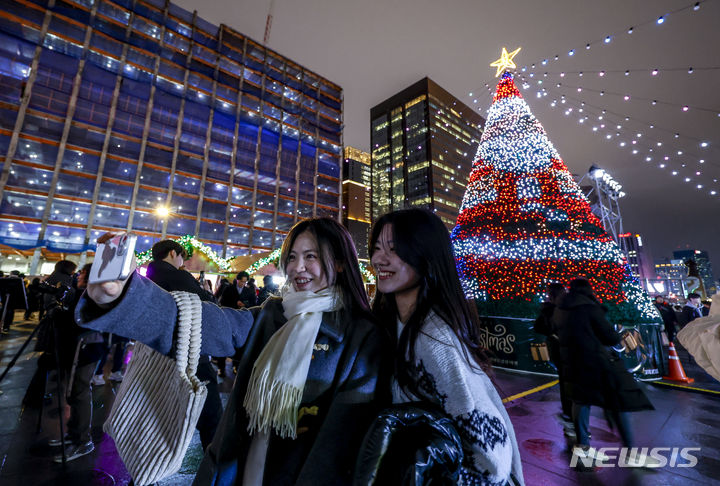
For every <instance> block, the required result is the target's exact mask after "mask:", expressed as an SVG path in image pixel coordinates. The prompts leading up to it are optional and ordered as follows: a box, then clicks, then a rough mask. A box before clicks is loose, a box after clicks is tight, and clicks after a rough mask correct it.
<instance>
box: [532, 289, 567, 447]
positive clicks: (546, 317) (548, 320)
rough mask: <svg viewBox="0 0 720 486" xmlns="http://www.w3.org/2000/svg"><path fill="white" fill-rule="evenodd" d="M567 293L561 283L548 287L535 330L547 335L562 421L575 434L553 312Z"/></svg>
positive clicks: (536, 320)
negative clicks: (556, 379)
mask: <svg viewBox="0 0 720 486" xmlns="http://www.w3.org/2000/svg"><path fill="white" fill-rule="evenodd" d="M566 293H567V290H565V286H564V285H563V284H561V283H551V284H549V285H548V287H547V294H548V300H547V301H546V302H543V303H542V305H541V306H540V314H539V315H538V317H537V319H535V325H534V327H533V330H534V331H535V332H536V333H538V334H542V335H543V336H546V337H547V341H546V342H547V347H548V353H549V354H550V360H551V361H552V363H553V364H554V365H555V368H556V369H557V372H558V381H559V383H558V387H559V388H560V405H561V407H562V415H561V416H560V420H561V423H562V424H563V426H566V431H565V433H566V434H567V435H574V431H572V432H573V433H572V434H571V433H570V432H571V430H570V427H571V424H572V401H571V400H570V398H569V397H568V394H567V391H566V390H565V387H566V384H565V374H564V370H563V366H562V359H561V357H560V340H559V338H558V335H557V326H556V325H555V322H554V321H553V313H554V312H555V307H556V305H557V303H558V301H559V300H560V298H561V297H562V296H564V295H565V294H566Z"/></svg>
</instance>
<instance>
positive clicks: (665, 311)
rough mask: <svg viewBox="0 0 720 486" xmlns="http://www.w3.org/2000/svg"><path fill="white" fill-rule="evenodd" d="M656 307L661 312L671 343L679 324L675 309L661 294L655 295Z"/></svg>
mask: <svg viewBox="0 0 720 486" xmlns="http://www.w3.org/2000/svg"><path fill="white" fill-rule="evenodd" d="M655 307H656V308H657V310H658V312H659V313H660V317H662V320H663V324H664V325H665V334H667V338H668V341H669V342H671V343H672V342H674V341H675V335H676V334H677V326H678V322H677V316H676V315H675V311H674V310H673V308H672V307H670V304H668V303H667V302H665V299H664V298H663V297H662V296H661V295H658V296H657V297H655Z"/></svg>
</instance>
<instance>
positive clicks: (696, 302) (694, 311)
mask: <svg viewBox="0 0 720 486" xmlns="http://www.w3.org/2000/svg"><path fill="white" fill-rule="evenodd" d="M698 317H702V311H701V310H700V294H698V293H695V292H690V293H689V294H688V295H687V302H685V305H684V306H683V308H682V312H680V324H681V325H682V326H683V327H685V326H687V325H688V324H689V323H691V322H692V321H694V320H695V319H697V318H698Z"/></svg>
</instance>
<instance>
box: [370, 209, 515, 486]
mask: <svg viewBox="0 0 720 486" xmlns="http://www.w3.org/2000/svg"><path fill="white" fill-rule="evenodd" d="M369 247H370V254H371V263H372V265H373V267H374V268H375V271H376V272H377V277H378V280H377V294H376V296H375V300H374V302H373V311H374V312H375V314H376V315H377V316H378V318H379V319H380V320H381V323H382V324H383V325H384V326H386V327H387V329H388V330H389V331H390V333H391V334H392V335H393V336H395V338H396V343H397V349H398V351H397V352H396V353H395V356H396V362H395V379H394V380H393V384H392V395H393V397H392V398H393V403H396V404H398V403H404V402H418V401H420V402H427V403H429V404H431V405H433V406H436V407H439V408H441V409H442V411H443V412H444V414H445V415H446V416H447V417H449V418H450V419H451V421H452V423H453V425H454V427H455V429H456V430H457V431H458V433H459V435H460V438H461V441H462V449H463V453H464V457H463V461H462V465H461V467H460V473H459V481H458V483H459V484H463V485H481V484H482V485H486V484H492V485H506V484H511V485H515V484H523V475H522V466H521V463H520V454H519V452H518V447H517V442H516V440H515V432H514V430H513V426H512V423H511V422H510V418H509V417H508V415H507V412H506V411H505V407H504V406H503V404H502V401H501V400H500V397H499V396H498V394H497V392H496V390H495V388H494V386H493V384H492V382H491V381H490V379H489V378H488V376H487V374H486V372H487V371H488V370H489V368H490V365H489V363H488V361H487V359H486V358H485V355H484V354H483V351H482V349H481V347H480V345H479V344H478V339H477V329H478V327H477V326H478V323H477V317H476V316H475V313H474V312H472V311H471V308H470V306H469V304H468V302H467V300H466V299H465V296H464V294H463V291H462V288H461V286H460V280H459V278H458V276H457V271H456V269H455V260H454V258H453V255H452V250H451V243H450V237H449V235H448V231H447V229H446V228H445V225H444V224H443V223H442V221H441V220H440V218H438V217H437V216H436V215H435V214H433V213H431V212H430V211H427V210H423V209H406V210H402V211H395V212H392V213H389V214H386V215H384V216H382V217H381V218H380V219H379V220H378V221H377V222H376V223H375V226H374V227H373V229H372V235H371V239H370V245H369Z"/></svg>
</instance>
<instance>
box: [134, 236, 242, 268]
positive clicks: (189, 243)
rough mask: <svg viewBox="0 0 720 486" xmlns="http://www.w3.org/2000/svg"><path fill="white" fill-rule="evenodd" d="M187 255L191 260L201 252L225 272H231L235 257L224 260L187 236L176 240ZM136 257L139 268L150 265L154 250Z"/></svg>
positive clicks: (136, 253) (137, 253) (209, 248)
mask: <svg viewBox="0 0 720 486" xmlns="http://www.w3.org/2000/svg"><path fill="white" fill-rule="evenodd" d="M173 241H177V242H178V243H179V244H180V245H181V246H182V247H183V248H184V249H185V252H186V253H187V255H186V256H187V258H188V259H189V258H191V257H192V255H193V253H194V252H195V250H197V251H200V252H201V253H202V254H204V255H205V256H206V257H207V258H208V259H209V260H210V261H211V262H212V263H214V264H215V265H216V266H217V267H218V269H219V270H222V271H224V272H226V271H229V270H230V263H231V262H232V260H233V259H234V258H235V257H230V258H223V257H221V256H220V255H218V254H217V252H215V250H213V249H212V248H211V247H209V246H208V245H206V244H205V243H203V242H202V241H200V240H198V239H197V238H195V237H194V236H192V235H185V236H182V237H180V238H178V239H176V240H173ZM135 257H136V258H137V264H138V266H141V265H145V264H146V263H149V262H150V261H151V260H152V248H150V249H149V250H147V251H144V252H142V253H139V252H135Z"/></svg>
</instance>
